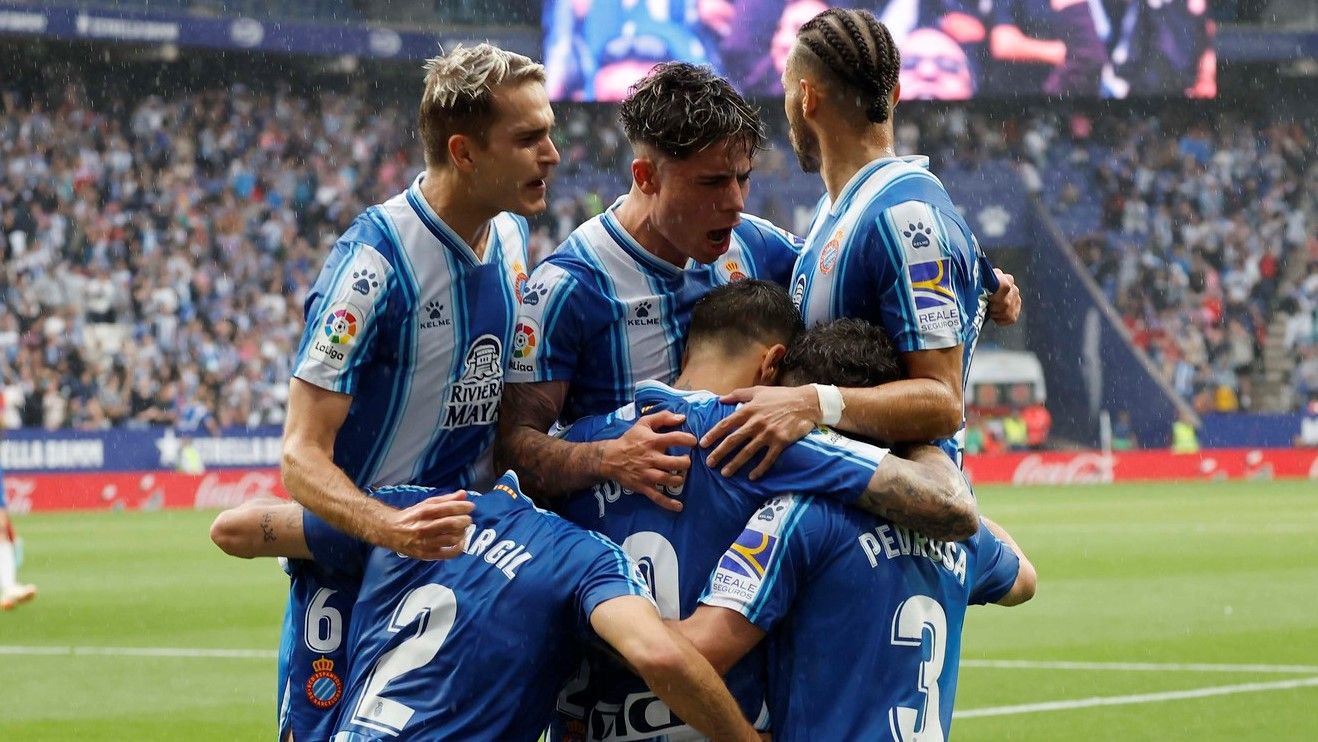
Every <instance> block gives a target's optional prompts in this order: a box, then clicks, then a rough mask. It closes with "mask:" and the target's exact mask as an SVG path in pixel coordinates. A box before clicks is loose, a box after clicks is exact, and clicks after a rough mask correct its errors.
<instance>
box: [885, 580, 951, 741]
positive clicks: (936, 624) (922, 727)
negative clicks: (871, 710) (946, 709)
mask: <svg viewBox="0 0 1318 742" xmlns="http://www.w3.org/2000/svg"><path fill="white" fill-rule="evenodd" d="M926 632H927V638H926ZM925 642H928V644H927V645H926V644H925ZM892 643H893V644H894V645H896V646H899V647H924V646H928V648H929V649H928V651H927V652H925V653H924V655H925V659H924V660H923V661H922V662H921V663H920V677H919V680H918V682H917V685H916V687H917V688H918V689H919V691H920V693H922V694H924V703H923V704H921V706H920V708H908V707H906V706H893V707H892V708H891V709H889V710H888V725H889V727H891V728H892V738H893V740H895V742H943V738H944V734H943V717H942V715H941V709H940V708H939V705H938V676H939V675H942V674H943V659H944V657H945V656H946V652H947V613H946V612H944V611H943V606H941V605H939V604H938V601H936V600H934V599H933V598H931V597H929V596H928V595H915V596H912V597H910V598H907V599H906V600H905V601H903V602H902V604H901V605H899V606H897V614H896V615H894V616H893V617H892Z"/></svg>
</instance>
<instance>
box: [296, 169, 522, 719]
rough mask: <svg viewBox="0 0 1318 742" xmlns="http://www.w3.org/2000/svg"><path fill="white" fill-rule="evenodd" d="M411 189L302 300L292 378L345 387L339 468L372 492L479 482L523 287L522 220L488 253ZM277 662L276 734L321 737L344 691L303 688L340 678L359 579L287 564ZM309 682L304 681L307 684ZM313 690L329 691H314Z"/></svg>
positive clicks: (486, 467) (494, 238)
mask: <svg viewBox="0 0 1318 742" xmlns="http://www.w3.org/2000/svg"><path fill="white" fill-rule="evenodd" d="M422 177H424V176H418V177H417V179H416V180H415V181H414V182H413V183H412V185H411V187H410V188H408V189H407V190H406V191H404V192H403V193H401V194H399V195H397V196H395V197H393V198H391V199H389V200H388V201H386V202H385V203H383V204H380V205H377V206H373V207H371V208H369V209H367V210H366V211H365V212H364V213H362V214H361V215H360V216H358V217H357V219H356V220H354V221H353V223H352V225H351V226H350V227H349V228H348V230H347V231H346V232H344V234H343V236H341V237H340V238H339V240H338V242H336V243H335V245H334V247H333V249H332V251H331V252H330V256H329V258H328V260H327V261H326V262H325V267H324V268H323V269H322V270H321V273H320V276H319V277H318V278H317V280H316V283H315V285H314V286H313V287H312V289H311V292H310V294H309V295H308V296H307V300H306V304H305V311H306V318H307V326H306V330H305V331H304V332H303V335H302V343H301V347H300V348H299V349H298V355H297V360H296V362H295V364H294V370H293V375H294V376H296V377H297V378H299V379H302V380H303V381H306V382H309V383H311V384H315V385H316V386H318V387H321V388H323V389H329V390H332V391H336V392H342V393H344V394H349V395H352V402H351V405H350V407H349V408H348V417H347V419H346V420H345V421H344V423H343V426H342V427H341V428H340V429H339V433H338V436H337V438H336V439H335V442H334V463H336V464H337V465H339V466H340V467H341V468H342V469H343V471H344V472H345V473H346V474H347V475H348V476H349V477H351V478H352V480H353V482H354V483H356V484H357V486H359V487H362V488H366V487H374V486H380V485H393V484H420V485H426V486H436V487H446V488H449V489H459V488H463V487H474V488H478V489H479V488H484V487H485V486H487V485H489V484H490V482H491V481H493V476H492V472H491V463H492V461H491V447H492V444H493V441H494V430H495V422H496V420H497V419H498V414H497V413H498V408H499V400H500V397H501V395H502V392H503V370H504V367H505V365H506V364H507V361H508V353H509V351H510V347H509V344H510V342H511V340H512V334H513V333H512V330H513V322H514V319H515V318H516V307H517V297H518V292H519V291H520V289H521V287H522V286H523V285H524V284H525V282H526V261H527V258H526V240H527V224H526V220H525V219H523V218H522V217H520V216H515V215H512V214H507V213H504V214H500V215H498V216H496V217H495V218H494V219H493V220H492V221H491V222H490V227H489V229H490V231H489V236H488V238H487V242H486V248H485V254H484V257H483V259H478V258H477V257H476V254H475V253H474V252H473V251H472V249H471V248H470V247H469V246H468V245H467V244H466V243H465V242H463V241H462V239H461V238H459V237H458V236H457V235H456V234H455V233H454V232H453V230H452V229H450V228H449V227H448V225H446V224H445V223H444V222H443V221H441V220H440V218H439V217H438V216H437V215H436V214H435V212H434V210H433V209H431V208H430V205H429V204H427V203H426V200H425V198H424V197H423V196H422V195H421V187H420V186H421V180H422ZM288 571H289V574H290V576H291V578H292V585H291V587H290V590H289V602H288V606H287V609H286V613H285V618H284V632H285V633H284V636H283V637H282V640H281V648H280V662H279V686H278V687H279V694H280V700H279V708H280V720H281V723H280V730H281V738H282V736H283V734H284V732H286V731H287V730H288V729H289V728H291V729H292V731H293V733H294V738H296V739H324V738H325V737H326V736H327V732H328V731H329V729H328V728H327V725H328V724H329V723H330V721H332V719H333V717H334V712H336V711H337V703H338V701H339V697H340V695H341V694H337V693H332V692H331V691H332V688H331V686H330V685H327V684H325V683H321V684H320V687H319V689H316V688H314V687H313V686H314V685H315V684H314V683H310V680H311V678H313V677H315V675H316V672H317V670H316V669H315V667H316V664H317V663H320V664H321V665H322V666H323V665H324V662H325V661H328V662H330V663H332V664H333V665H334V667H336V668H338V669H337V670H334V671H332V672H337V673H340V674H341V673H344V672H346V668H347V665H348V655H347V651H346V648H345V646H344V644H343V641H342V639H343V636H342V633H341V632H340V633H339V634H335V635H333V636H330V635H326V634H324V633H323V632H322V633H321V634H320V635H318V634H317V633H316V632H320V631H322V630H323V629H324V628H325V626H326V624H325V622H324V620H323V617H324V616H326V615H330V614H331V613H333V614H334V615H336V616H339V617H341V619H342V621H344V622H346V621H348V620H349V618H350V616H351V613H352V606H353V602H354V601H355V600H356V597H357V592H356V585H355V584H354V582H353V580H352V579H350V578H345V577H344V576H342V575H338V574H333V573H328V572H326V571H325V570H324V568H322V567H321V566H319V565H317V564H315V563H313V562H303V561H293V562H291V563H290V565H289V568H288ZM309 683H310V684H309ZM318 690H319V692H323V693H328V694H329V695H318V694H317V693H318Z"/></svg>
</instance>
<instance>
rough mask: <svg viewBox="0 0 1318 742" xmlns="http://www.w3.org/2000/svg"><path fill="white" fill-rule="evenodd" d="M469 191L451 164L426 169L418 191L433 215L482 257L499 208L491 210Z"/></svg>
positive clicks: (478, 256)
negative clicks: (444, 166)
mask: <svg viewBox="0 0 1318 742" xmlns="http://www.w3.org/2000/svg"><path fill="white" fill-rule="evenodd" d="M470 191H471V189H470V188H468V187H466V185H465V184H462V183H460V181H459V176H458V174H457V172H456V171H454V170H453V169H452V168H448V169H444V170H427V171H426V177H425V180H423V181H421V195H422V197H424V198H425V199H426V203H427V204H429V205H430V208H431V209H434V211H435V215H436V216H438V217H439V218H440V219H442V220H443V221H444V223H445V224H447V225H448V227H449V229H451V230H453V231H454V233H456V234H457V235H458V237H459V238H460V239H461V240H462V241H463V242H465V243H467V246H468V247H470V248H471V251H472V252H473V253H475V254H476V257H477V258H479V259H482V260H483V259H484V258H485V245H486V242H487V240H486V236H487V235H488V234H489V232H490V220H491V219H493V218H494V217H495V216H496V215H497V214H498V213H499V212H497V211H491V210H490V207H489V206H486V205H483V204H481V203H480V202H479V200H477V199H473V198H471V197H470Z"/></svg>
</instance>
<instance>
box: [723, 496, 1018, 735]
mask: <svg viewBox="0 0 1318 742" xmlns="http://www.w3.org/2000/svg"><path fill="white" fill-rule="evenodd" d="M1019 570H1020V560H1019V558H1018V557H1017V556H1016V553H1015V552H1014V551H1012V550H1011V548H1010V547H1009V546H1007V545H1006V544H1005V543H1003V542H1002V541H999V540H998V539H997V537H995V536H994V535H993V534H992V533H991V532H990V531H989V530H988V529H987V528H985V527H984V526H983V525H982V524H981V525H980V528H979V531H978V532H977V533H976V534H975V535H974V536H972V537H971V538H969V539H967V540H965V541H961V542H942V541H932V540H930V539H927V538H925V537H924V536H923V535H921V534H919V533H917V532H914V531H912V530H910V529H907V528H902V527H901V526H897V525H894V524H892V523H890V522H888V521H886V520H884V519H882V518H878V517H875V516H873V515H870V514H868V513H865V512H862V511H860V510H856V509H853V508H848V507H842V506H841V505H839V504H837V503H835V502H830V501H828V500H825V499H822V498H812V497H797V496H792V495H789V496H785V497H780V498H775V499H773V500H770V501H769V502H767V503H765V505H764V507H763V508H761V509H760V511H759V512H758V513H756V514H755V516H754V517H752V518H751V519H750V520H749V521H748V522H747V524H746V530H745V531H743V532H742V534H741V536H740V537H739V538H738V539H737V541H736V543H734V544H733V545H732V546H731V547H729V548H728V550H727V552H726V553H725V554H724V555H723V557H722V559H721V560H720V561H719V565H718V569H716V570H715V571H714V574H713V575H712V576H711V578H710V581H709V589H708V590H707V591H706V592H705V595H704V596H702V597H701V602H702V603H705V604H707V605H712V606H717V607H722V608H728V609H731V610H734V611H737V612H738V613H740V614H742V615H743V616H745V617H746V619H747V620H749V621H750V622H751V623H753V624H755V625H756V626H758V627H759V628H760V629H763V630H764V631H765V632H767V633H768V635H769V636H768V639H767V642H768V662H767V667H768V686H769V693H768V696H769V716H770V719H771V721H772V726H773V738H774V740H781V741H782V742H792V741H793V740H816V739H829V740H833V739H894V740H914V739H945V738H946V736H947V732H948V730H949V729H950V728H951V723H952V701H953V699H954V697H955V696H956V681H957V670H958V669H959V661H960V656H961V627H962V623H963V621H964V619H965V613H966V606H967V605H971V604H978V603H992V602H995V601H997V600H1000V599H1001V598H1002V596H1003V595H1006V594H1007V592H1008V591H1009V590H1011V587H1012V585H1013V584H1014V583H1015V581H1016V575H1017V573H1018V572H1019Z"/></svg>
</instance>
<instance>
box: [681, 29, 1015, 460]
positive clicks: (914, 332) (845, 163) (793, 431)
mask: <svg viewBox="0 0 1318 742" xmlns="http://www.w3.org/2000/svg"><path fill="white" fill-rule="evenodd" d="M900 69H901V60H900V55H899V54H898V51H897V47H896V46H895V44H894V43H893V39H892V36H891V35H890V34H889V33H888V30H887V28H885V27H884V26H883V24H881V23H879V22H878V21H877V20H875V19H874V16H872V15H870V14H869V13H868V12H865V11H858V10H841V9H837V8H834V9H831V10H827V11H825V12H823V13H820V14H819V15H817V16H815V17H814V18H813V19H812V20H810V22H808V23H806V24H805V25H804V26H802V27H801V31H800V33H799V34H798V35H797V40H796V44H795V46H793V48H792V53H791V55H790V56H789V57H788V61H787V69H786V71H785V72H784V75H783V79H784V83H785V84H784V89H785V90H786V98H785V104H784V105H785V106H786V109H787V121H788V123H789V125H790V127H791V132H790V133H791V140H792V148H793V149H794V150H795V152H796V156H797V158H798V159H799V160H800V162H801V167H802V169H804V170H806V171H807V172H818V173H819V174H820V176H821V177H822V178H823V181H824V185H825V187H826V188H827V191H828V192H827V194H826V195H825V197H824V198H823V199H822V200H821V201H820V204H819V206H818V208H817V210H816V212H815V217H814V221H813V222H812V224H811V228H810V232H809V235H808V237H807V238H806V247H805V249H804V250H803V251H802V252H801V257H800V259H799V260H798V261H797V264H796V269H795V271H794V272H793V276H792V285H791V286H792V288H791V291H792V298H793V299H794V300H795V301H796V303H797V305H798V306H799V307H800V309H801V315H802V317H803V318H804V319H805V322H806V324H807V325H813V324H816V323H819V322H824V321H827V320H831V319H836V318H838V317H857V318H860V319H864V320H867V321H870V322H873V323H875V324H877V325H880V326H881V327H883V328H884V329H885V330H886V331H887V333H888V335H889V337H891V338H892V340H893V343H894V344H895V345H896V347H897V350H898V351H899V352H900V353H901V356H902V364H903V366H904V367H905V369H906V378H904V379H901V380H899V381H894V382H892V383H889V384H881V385H878V386H874V387H870V388H847V389H837V388H835V387H815V388H810V387H801V388H757V389H751V390H740V391H739V392H738V393H736V394H734V395H730V396H729V397H727V398H725V400H724V401H742V402H748V404H746V405H743V406H742V408H741V409H740V410H738V411H737V412H736V413H734V414H732V415H731V416H729V417H728V418H726V419H724V421H723V422H722V423H720V424H719V425H718V426H717V427H715V429H714V430H712V431H710V433H709V434H707V435H706V436H705V437H704V438H703V439H702V441H701V444H702V445H703V446H712V445H715V444H716V443H717V448H715V449H714V451H713V452H712V453H711V455H710V459H711V463H712V464H718V463H720V462H726V463H725V464H724V469H723V471H724V472H725V473H731V472H732V471H736V470H737V469H739V468H741V466H743V465H745V464H746V463H747V462H749V461H751V460H752V459H753V458H754V457H756V456H757V455H758V454H760V453H762V452H766V450H767V455H765V456H764V457H763V458H762V459H761V460H760V463H759V464H758V465H757V466H756V468H755V469H754V470H753V471H752V473H751V476H752V478H754V477H757V476H759V475H761V474H763V473H764V472H766V471H767V470H768V469H769V467H770V466H772V464H773V462H774V461H775V459H776V458H777V455H778V452H780V451H781V450H782V449H783V447H784V446H785V445H786V444H787V443H789V442H790V441H793V440H796V439H798V438H800V437H801V436H802V435H805V434H806V433H807V432H809V431H810V430H813V429H814V427H815V426H816V425H817V424H820V423H822V424H825V425H832V426H835V427H837V428H838V429H840V430H844V431H850V432H853V433H856V434H858V435H860V436H862V437H865V438H871V439H874V440H884V441H930V440H938V441H939V445H940V446H941V447H942V448H943V449H944V450H945V451H946V452H947V454H948V455H949V456H951V457H952V459H953V460H954V461H957V462H960V460H961V444H960V442H959V437H960V436H959V435H958V432H959V431H960V430H961V429H962V427H963V422H964V417H965V413H964V405H963V402H962V398H963V393H964V384H965V374H966V371H967V369H968V368H969V365H970V356H971V354H972V353H973V352H974V348H975V342H976V340H978V338H979V331H980V326H981V324H982V323H983V319H984V316H985V313H991V314H992V316H993V317H994V319H995V320H998V321H1001V322H1013V321H1015V319H1016V316H1017V315H1018V314H1019V311H1020V296H1019V292H1018V291H1017V290H1016V289H1015V286H1014V283H1013V282H1012V281H1011V280H1010V277H1009V276H1007V275H1006V274H1001V273H1000V272H998V271H996V270H993V271H990V270H989V269H988V267H987V262H986V261H985V260H984V259H983V256H982V254H981V252H980V250H979V246H978V244H977V243H976V241H975V237H974V235H972V234H971V232H970V228H969V227H968V226H966V223H965V221H964V220H963V219H962V218H961V215H960V214H959V213H958V212H957V210H956V208H955V207H954V206H953V205H952V200H951V198H950V197H949V196H948V195H947V191H946V190H945V189H944V188H943V184H942V183H941V182H939V180H938V178H936V177H934V175H933V174H932V173H930V172H929V170H928V162H929V161H928V158H926V157H897V156H896V153H895V151H894V149H893V124H892V110H893V107H894V106H895V105H896V103H897V100H898V98H899V94H900V87H899V85H898V83H897V79H898V73H899V71H900ZM999 279H1001V283H1000V285H999ZM989 287H992V288H996V289H997V294H996V297H995V298H994V300H992V303H993V304H994V306H990V303H991V299H990V296H989V294H990V293H991V292H990V288H989ZM734 431H735V432H734ZM748 441H749V443H747V442H748ZM743 444H745V445H743ZM739 449H740V450H739ZM734 453H735V455H733V454H734ZM729 457H730V458H729Z"/></svg>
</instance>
